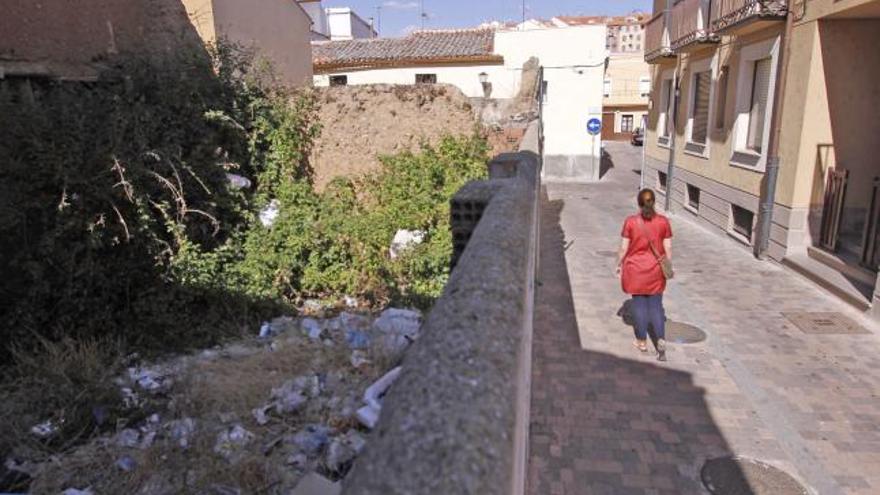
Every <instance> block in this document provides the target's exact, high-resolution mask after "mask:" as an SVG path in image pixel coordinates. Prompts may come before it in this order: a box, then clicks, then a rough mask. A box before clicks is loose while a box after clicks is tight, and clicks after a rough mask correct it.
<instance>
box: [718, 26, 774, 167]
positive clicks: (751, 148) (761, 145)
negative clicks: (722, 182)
mask: <svg viewBox="0 0 880 495" xmlns="http://www.w3.org/2000/svg"><path fill="white" fill-rule="evenodd" d="M779 44H780V38H779V37H776V38H772V39H769V40H766V41H762V42H758V43H753V44H751V45H746V46H744V47H742V48H741V49H740V57H739V65H738V67H737V68H736V71H737V72H736V74H733V75H731V76H730V79H731V81H730V82H729V83H728V89H729V90H731V91H734V94H735V95H736V103H735V104H734V112H733V115H734V116H735V118H734V120H733V122H731V123H727V125H728V126H729V127H730V133H731V142H732V148H733V152H732V155H731V157H730V164H731V165H732V166H735V167H744V168H747V169H750V170H756V171H759V172H760V171H763V170H764V168H765V166H766V164H767V156H766V153H765V152H766V149H767V141H768V139H769V136H770V132H769V130H770V127H769V125H768V122H769V119H770V113H771V111H772V107H773V98H774V94H773V93H774V89H775V88H774V87H773V80H774V77H775V76H774V74H775V72H776V63H777V60H778V57H779ZM733 81H736V84H733Z"/></svg>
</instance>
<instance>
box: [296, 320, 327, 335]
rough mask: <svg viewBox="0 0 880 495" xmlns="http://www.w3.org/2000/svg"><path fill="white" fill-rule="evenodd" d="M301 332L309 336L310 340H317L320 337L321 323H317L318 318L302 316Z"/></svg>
mask: <svg viewBox="0 0 880 495" xmlns="http://www.w3.org/2000/svg"><path fill="white" fill-rule="evenodd" d="M300 326H301V328H302V331H303V333H305V334H306V335H308V336H309V338H310V339H312V340H318V339H320V338H321V331H322V330H321V324H320V323H318V320H316V319H314V318H303V320H302V322H301V323H300Z"/></svg>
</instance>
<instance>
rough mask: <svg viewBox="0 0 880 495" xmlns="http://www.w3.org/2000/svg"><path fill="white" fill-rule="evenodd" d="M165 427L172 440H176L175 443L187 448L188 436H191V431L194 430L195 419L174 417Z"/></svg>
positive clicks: (193, 431)
mask: <svg viewBox="0 0 880 495" xmlns="http://www.w3.org/2000/svg"><path fill="white" fill-rule="evenodd" d="M166 427H167V428H168V432H169V435H170V437H171V439H172V440H174V441H175V442H177V444H178V445H179V446H180V447H181V448H183V449H186V448H189V445H190V437H192V435H193V433H195V431H196V421H195V420H194V419H192V418H183V419H175V420H174V421H171V422H169V423H168V424H167V425H166Z"/></svg>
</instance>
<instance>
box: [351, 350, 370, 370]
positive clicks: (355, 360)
mask: <svg viewBox="0 0 880 495" xmlns="http://www.w3.org/2000/svg"><path fill="white" fill-rule="evenodd" d="M370 362H371V361H370V358H369V357H368V355H367V353H366V352H364V351H359V350H355V351H352V352H351V365H352V366H353V367H355V368H360V367H361V366H364V365H367V364H370Z"/></svg>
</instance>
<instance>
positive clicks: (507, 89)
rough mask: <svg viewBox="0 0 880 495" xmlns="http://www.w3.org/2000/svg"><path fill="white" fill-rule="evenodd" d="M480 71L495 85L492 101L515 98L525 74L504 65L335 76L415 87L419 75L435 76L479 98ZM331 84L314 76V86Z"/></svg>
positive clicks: (481, 86) (439, 81) (350, 81)
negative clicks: (520, 78) (521, 76)
mask: <svg viewBox="0 0 880 495" xmlns="http://www.w3.org/2000/svg"><path fill="white" fill-rule="evenodd" d="M481 72H485V73H486V74H487V75H488V76H489V82H491V83H492V94H491V97H492V98H512V97H513V96H514V95H516V92H517V90H518V89H519V77H520V75H521V72H522V71H521V70H514V69H510V68H507V67H505V66H503V65H501V64H496V65H466V66H447V67H437V66H434V67H430V66H426V67H404V68H389V69H371V70H363V71H352V72H339V73H333V74H332V75H334V76H335V75H345V76H347V77H348V84H415V82H416V74H436V75H437V83H438V84H451V85H453V86H456V87H458V88H459V89H461V91H462V92H463V93H464V94H465V95H466V96H468V97H471V98H478V97H482V96H483V85H482V84H480V73H481ZM329 84H330V76H329V75H316V76H315V86H328V85H329Z"/></svg>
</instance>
